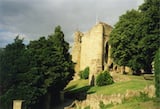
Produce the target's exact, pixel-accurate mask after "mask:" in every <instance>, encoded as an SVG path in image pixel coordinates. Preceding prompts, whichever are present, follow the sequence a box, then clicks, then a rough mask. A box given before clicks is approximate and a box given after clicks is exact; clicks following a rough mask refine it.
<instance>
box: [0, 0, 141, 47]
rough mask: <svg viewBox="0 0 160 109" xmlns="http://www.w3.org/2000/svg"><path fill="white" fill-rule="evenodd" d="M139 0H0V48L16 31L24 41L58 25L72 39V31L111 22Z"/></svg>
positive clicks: (134, 7)
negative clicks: (100, 22)
mask: <svg viewBox="0 0 160 109" xmlns="http://www.w3.org/2000/svg"><path fill="white" fill-rule="evenodd" d="M142 3H143V0H0V48H1V47H5V46H6V45H7V44H9V43H12V42H13V41H14V39H15V37H16V36H17V35H19V36H20V38H24V43H25V44H28V43H29V41H31V40H37V39H38V38H39V37H41V36H48V35H50V34H52V33H53V32H54V28H55V27H56V26H57V25H60V26H61V28H62V31H63V32H64V34H65V40H66V41H67V42H69V43H70V44H72V43H73V37H74V36H73V35H74V32H75V31H76V30H77V29H78V30H79V31H82V32H86V31H88V30H89V29H90V28H91V27H92V26H94V25H95V24H96V21H102V22H105V23H107V24H109V25H111V26H114V25H115V24H116V22H118V19H119V16H121V15H122V14H124V13H125V12H126V11H127V10H131V9H138V6H140V5H141V4H142Z"/></svg>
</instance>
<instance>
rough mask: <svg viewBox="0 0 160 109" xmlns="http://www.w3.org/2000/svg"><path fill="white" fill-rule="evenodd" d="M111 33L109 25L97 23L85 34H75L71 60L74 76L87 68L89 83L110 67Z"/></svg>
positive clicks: (78, 32)
mask: <svg viewBox="0 0 160 109" xmlns="http://www.w3.org/2000/svg"><path fill="white" fill-rule="evenodd" d="M111 31H112V27H111V26H110V25H108V24H106V23H102V22H99V23H98V24H96V25H95V26H94V27H92V28H91V29H90V30H89V31H88V32H86V33H82V32H80V31H77V32H75V36H74V45H73V49H72V60H73V61H74V62H75V63H76V66H75V71H76V74H78V73H79V71H81V70H84V69H85V68H86V67H89V68H90V75H89V80H90V81H91V80H92V78H95V76H96V75H97V73H99V72H100V71H102V70H104V69H109V67H110V66H111V65H112V61H111V58H110V52H109V51H110V46H109V45H108V40H109V35H110V33H111Z"/></svg>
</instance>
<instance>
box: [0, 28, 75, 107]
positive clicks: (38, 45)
mask: <svg viewBox="0 0 160 109" xmlns="http://www.w3.org/2000/svg"><path fill="white" fill-rule="evenodd" d="M0 60H1V61H0V66H1V67H0V75H1V76H0V83H1V84H0V85H1V87H2V89H3V91H2V94H1V95H0V100H1V103H2V104H3V105H4V107H5V106H6V108H9V107H8V106H9V104H10V105H11V104H12V100H14V99H22V100H25V103H26V106H27V107H32V108H34V109H36V108H39V107H35V105H34V104H36V103H40V102H41V101H40V100H41V98H44V100H43V101H42V102H44V101H45V100H46V101H47V100H49V102H48V103H47V104H44V105H47V106H48V108H50V104H51V103H50V102H51V100H52V97H55V95H58V94H59V92H60V91H61V90H63V88H64V87H65V86H66V85H67V83H68V82H69V81H70V80H71V79H72V76H73V73H74V70H73V69H74V64H73V62H72V61H71V56H70V54H69V44H68V43H67V42H66V41H65V40H64V34H63V32H62V31H61V27H60V26H57V27H56V28H55V32H54V33H53V34H51V35H49V36H48V37H47V38H46V37H40V38H39V39H38V40H34V41H31V42H30V43H29V44H28V45H27V46H25V45H24V44H23V40H21V39H19V37H16V39H15V41H14V43H12V44H8V45H7V46H6V47H5V48H4V50H3V51H2V52H1V53H0ZM48 93H49V94H50V95H51V98H50V99H48V98H47V97H45V96H47V94H48ZM45 98H46V99H45ZM4 101H5V102H4ZM42 105H43V104H42ZM47 106H44V108H45V109H47ZM41 108H42V107H41Z"/></svg>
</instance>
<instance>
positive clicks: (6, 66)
mask: <svg viewBox="0 0 160 109" xmlns="http://www.w3.org/2000/svg"><path fill="white" fill-rule="evenodd" d="M0 66H1V67H0V75H1V76H0V85H1V91H2V92H1V95H0V101H1V104H2V105H3V106H4V107H5V108H7V107H8V106H9V104H11V103H12V100H14V99H25V100H27V102H26V103H27V104H29V103H30V101H32V100H33V99H35V97H36V96H33V95H34V92H33V90H35V88H33V87H31V86H30V84H29V83H28V81H27V80H30V79H31V78H27V77H29V75H27V72H28V71H29V68H30V67H29V58H28V54H27V51H26V49H25V45H24V44H23V40H22V39H19V37H18V36H17V37H16V38H15V40H14V43H12V44H8V45H7V46H6V47H5V48H4V50H3V52H2V53H1V55H0ZM28 100H29V101H28Z"/></svg>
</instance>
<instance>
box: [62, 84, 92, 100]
mask: <svg viewBox="0 0 160 109" xmlns="http://www.w3.org/2000/svg"><path fill="white" fill-rule="evenodd" d="M90 88H91V86H84V87H81V88H78V89H75V90H70V91H69V90H68V91H67V92H65V98H72V99H76V100H85V99H86V97H87V91H88V90H89V89H90Z"/></svg>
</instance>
